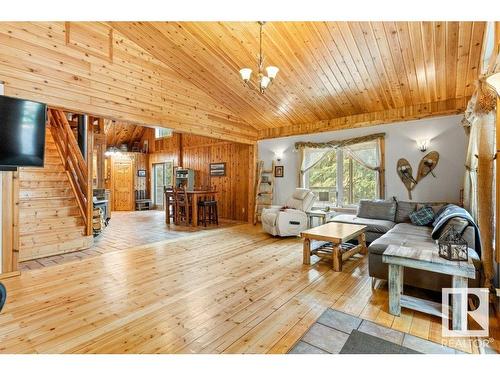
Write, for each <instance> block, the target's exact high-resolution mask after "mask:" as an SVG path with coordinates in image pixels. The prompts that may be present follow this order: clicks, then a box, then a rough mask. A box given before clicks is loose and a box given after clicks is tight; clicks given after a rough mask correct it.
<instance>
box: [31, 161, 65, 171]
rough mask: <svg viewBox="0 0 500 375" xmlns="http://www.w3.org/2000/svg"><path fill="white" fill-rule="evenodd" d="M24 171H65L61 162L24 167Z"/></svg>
mask: <svg viewBox="0 0 500 375" xmlns="http://www.w3.org/2000/svg"><path fill="white" fill-rule="evenodd" d="M49 168H50V169H49ZM23 170H24V171H26V172H49V171H50V172H66V170H65V169H64V166H63V165H62V163H61V164H48V165H47V166H45V167H29V168H28V167H24V168H23Z"/></svg>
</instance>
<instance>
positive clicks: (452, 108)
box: [259, 98, 470, 139]
mask: <svg viewBox="0 0 500 375" xmlns="http://www.w3.org/2000/svg"><path fill="white" fill-rule="evenodd" d="M469 99H470V98H458V99H448V100H443V101H438V102H432V103H426V104H417V105H413V106H409V107H403V108H396V109H388V110H383V111H378V112H370V113H363V114H359V115H351V116H344V117H338V118H333V119H330V120H326V121H325V120H323V121H316V122H312V123H306V124H297V125H292V126H283V127H279V128H269V129H266V130H263V131H260V132H259V139H268V138H279V137H288V136H293V135H301V134H313V133H322V132H327V131H333V130H345V129H354V128H361V127H367V126H374V125H381V124H392V123H395V122H401V121H412V120H419V119H423V118H430V117H437V116H446V115H454V114H460V113H463V112H464V111H465V109H466V107H467V102H468V101H469Z"/></svg>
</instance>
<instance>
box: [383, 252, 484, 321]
mask: <svg viewBox="0 0 500 375" xmlns="http://www.w3.org/2000/svg"><path fill="white" fill-rule="evenodd" d="M382 261H383V262H384V263H387V264H388V265H389V313H391V314H392V315H400V314H401V307H406V308H408V309H413V310H417V311H420V312H424V313H427V314H431V315H435V316H439V317H442V311H441V304H440V303H437V302H432V301H427V300H424V299H421V298H416V297H412V296H407V295H404V294H403V276H404V269H405V267H409V268H415V269H419V270H425V271H431V272H438V273H442V274H446V275H451V276H452V285H451V286H452V287H453V288H467V284H468V279H475V278H476V269H475V267H474V264H473V263H472V259H470V258H469V259H468V261H460V262H459V261H451V260H446V259H443V258H441V257H440V256H439V254H438V250H437V249H436V250H435V251H433V250H429V249H417V248H413V247H406V246H400V245H389V246H388V247H387V249H386V250H385V251H384V253H383V254H382ZM460 302H461V298H460V295H458V294H454V295H453V296H452V327H453V329H458V330H460V329H461V325H462V315H463V314H462V312H463V310H462V308H461V305H460Z"/></svg>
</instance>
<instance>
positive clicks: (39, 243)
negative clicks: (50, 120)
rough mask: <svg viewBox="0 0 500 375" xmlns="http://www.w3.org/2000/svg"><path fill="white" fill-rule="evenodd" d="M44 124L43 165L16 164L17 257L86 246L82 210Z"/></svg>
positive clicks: (28, 257)
mask: <svg viewBox="0 0 500 375" xmlns="http://www.w3.org/2000/svg"><path fill="white" fill-rule="evenodd" d="M51 128H52V129H53V130H52V131H57V129H55V128H53V127H52V126H50V127H47V132H46V145H45V163H44V167H43V168H19V261H26V260H31V259H37V258H42V257H46V256H50V255H55V254H62V253H68V252H72V251H77V250H82V249H86V248H88V247H90V246H91V245H92V243H93V237H92V236H89V235H88V231H87V226H86V218H85V211H83V210H82V207H80V206H81V204H80V203H79V201H78V198H77V194H76V192H75V188H74V186H73V183H72V181H71V175H70V173H69V171H68V168H67V166H65V163H63V157H62V154H61V152H60V150H59V149H58V146H57V145H56V142H55V141H54V138H53V135H52V131H51V130H50V129H51Z"/></svg>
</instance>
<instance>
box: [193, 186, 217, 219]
mask: <svg viewBox="0 0 500 375" xmlns="http://www.w3.org/2000/svg"><path fill="white" fill-rule="evenodd" d="M207 190H210V189H207ZM198 222H201V223H203V226H205V227H206V226H207V223H208V224H216V225H219V210H218V207H217V200H216V199H215V196H213V195H212V196H206V197H204V199H202V200H200V201H198Z"/></svg>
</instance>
